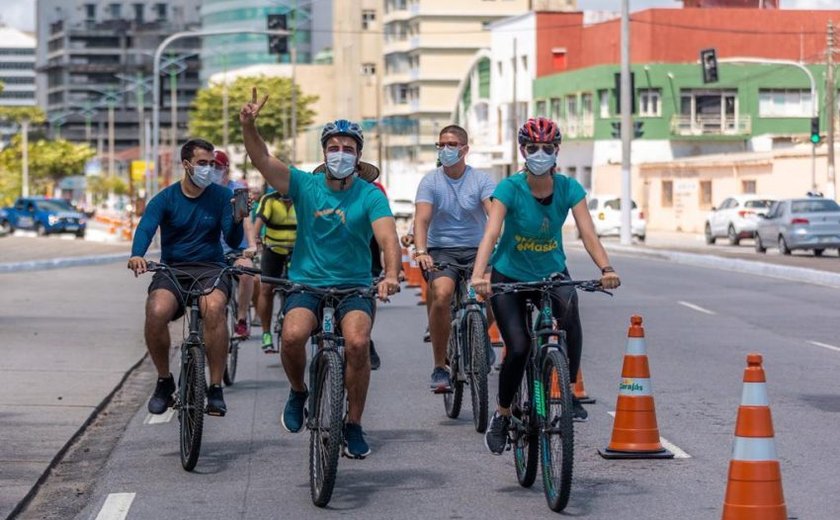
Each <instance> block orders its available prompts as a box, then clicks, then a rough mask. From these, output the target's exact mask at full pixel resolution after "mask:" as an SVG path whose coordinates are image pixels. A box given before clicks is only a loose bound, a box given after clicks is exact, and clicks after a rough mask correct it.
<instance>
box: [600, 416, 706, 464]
mask: <svg viewBox="0 0 840 520" xmlns="http://www.w3.org/2000/svg"><path fill="white" fill-rule="evenodd" d="M607 413H608V414H610V415H612V416H613V419H615V412H614V411H610V412H607ZM659 442H660V443H661V444H662V447H663V448H665V449H666V450H668V451H670V452H671V453H673V454H674V458H675V459H690V458H691V455H689V454H688V453H686V452H685V451H683V450H682V449H681V448H680V447H679V446H677V445H676V444H674V443H673V442H671V441H669V440H668V439H666V438H665V437H660V438H659Z"/></svg>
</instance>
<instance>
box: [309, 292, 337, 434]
mask: <svg viewBox="0 0 840 520" xmlns="http://www.w3.org/2000/svg"><path fill="white" fill-rule="evenodd" d="M335 300H336V298H335V297H332V296H328V297H327V298H326V301H325V302H324V306H323V308H322V309H321V313H320V314H321V315H320V316H319V318H320V320H321V330H320V331H319V332H316V333H315V334H313V335H312V337H311V339H310V342H309V352H310V361H309V388H310V392H311V393H312V395H318V387H319V385H320V381H319V379H318V362H319V361H320V359H321V356H323V355H324V352H327V351H333V352H336V353H337V354H338V355H339V356H340V357H341V360H342V364H343V362H344V337H343V336H342V335H341V332H340V326H339V324H337V323H336V321H335V309H336V307H338V302H336V301H335ZM316 421H317V419H316V418H315V417H314V415H313V416H312V417H310V419H309V424H308V425H307V428H309V429H313V428H315V427H317V424H316Z"/></svg>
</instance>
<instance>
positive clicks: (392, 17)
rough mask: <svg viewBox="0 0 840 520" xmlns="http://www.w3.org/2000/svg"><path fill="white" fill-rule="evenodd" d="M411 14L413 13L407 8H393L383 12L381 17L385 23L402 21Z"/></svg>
mask: <svg viewBox="0 0 840 520" xmlns="http://www.w3.org/2000/svg"><path fill="white" fill-rule="evenodd" d="M412 16H414V15H413V14H412V13H411V11H409V10H408V9H407V8H406V9H393V10H391V11H387V12H386V13H385V15H384V16H383V17H382V23H386V24H387V23H391V22H404V21H406V20H410V19H411V17H412Z"/></svg>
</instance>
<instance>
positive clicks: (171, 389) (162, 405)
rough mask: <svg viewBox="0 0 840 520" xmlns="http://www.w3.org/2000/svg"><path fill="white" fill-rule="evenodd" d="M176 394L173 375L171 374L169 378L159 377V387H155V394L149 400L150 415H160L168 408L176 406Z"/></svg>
mask: <svg viewBox="0 0 840 520" xmlns="http://www.w3.org/2000/svg"><path fill="white" fill-rule="evenodd" d="M174 393H175V379H174V378H173V377H172V374H169V377H159V378H158V380H157V385H155V393H153V394H152V398H151V399H149V405H148V408H149V413H153V414H155V415H160V414H162V413H163V412H165V411H166V409H167V408H171V407H172V406H173V405H175V397H174V396H173V395H172V394H174Z"/></svg>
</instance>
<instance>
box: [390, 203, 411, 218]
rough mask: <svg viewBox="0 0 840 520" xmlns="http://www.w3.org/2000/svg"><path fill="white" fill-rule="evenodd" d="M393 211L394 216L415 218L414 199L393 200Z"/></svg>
mask: <svg viewBox="0 0 840 520" xmlns="http://www.w3.org/2000/svg"><path fill="white" fill-rule="evenodd" d="M391 212H392V213H393V214H394V218H404V219H408V220H411V219H412V218H414V201H413V200H408V199H394V200H392V201H391Z"/></svg>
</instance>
